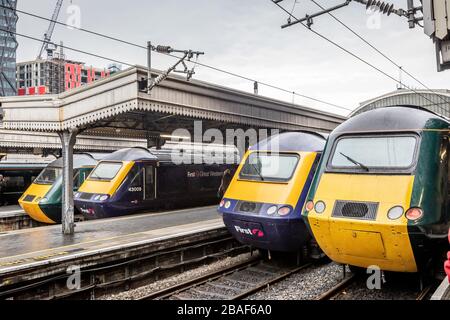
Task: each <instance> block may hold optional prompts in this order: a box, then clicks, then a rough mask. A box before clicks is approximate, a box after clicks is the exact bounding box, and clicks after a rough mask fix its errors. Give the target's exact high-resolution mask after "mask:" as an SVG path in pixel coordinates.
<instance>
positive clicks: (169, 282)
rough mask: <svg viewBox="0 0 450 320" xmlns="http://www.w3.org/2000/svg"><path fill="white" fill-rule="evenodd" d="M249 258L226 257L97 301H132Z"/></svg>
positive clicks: (241, 256) (248, 255)
mask: <svg viewBox="0 0 450 320" xmlns="http://www.w3.org/2000/svg"><path fill="white" fill-rule="evenodd" d="M249 258H250V254H249V253H244V254H241V255H238V256H236V257H227V258H224V259H222V260H219V261H216V262H213V263H211V264H207V265H204V266H201V267H198V268H195V269H192V270H188V271H185V272H183V273H180V274H178V275H176V276H172V277H169V278H166V279H163V280H159V281H155V282H153V283H151V284H149V285H146V286H143V287H139V288H136V289H132V290H129V291H124V292H120V293H117V294H111V295H104V296H102V297H99V298H98V299H99V300H134V299H137V298H140V297H144V296H146V295H148V294H150V293H152V292H156V291H159V290H162V289H166V288H169V287H171V286H174V285H177V284H180V283H181V282H185V281H188V280H191V279H194V278H197V277H199V276H202V275H204V274H206V273H210V272H214V271H218V270H221V269H223V268H225V267H229V266H232V265H234V264H237V263H240V262H243V261H245V260H248V259H249Z"/></svg>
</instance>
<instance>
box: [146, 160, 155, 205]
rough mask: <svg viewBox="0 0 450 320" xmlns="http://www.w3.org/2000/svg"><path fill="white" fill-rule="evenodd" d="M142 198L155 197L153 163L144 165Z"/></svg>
mask: <svg viewBox="0 0 450 320" xmlns="http://www.w3.org/2000/svg"><path fill="white" fill-rule="evenodd" d="M143 169H144V199H145V200H154V199H156V168H155V166H154V165H150V164H146V165H145V166H144V168H143Z"/></svg>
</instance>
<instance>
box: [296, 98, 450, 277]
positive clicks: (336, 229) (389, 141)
mask: <svg viewBox="0 0 450 320" xmlns="http://www.w3.org/2000/svg"><path fill="white" fill-rule="evenodd" d="M449 125H450V122H449V120H448V119H446V118H443V117H442V116H439V115H437V114H435V113H433V112H431V111H429V110H426V109H424V108H420V107H416V106H389V107H385V108H379V109H374V110H370V111H366V112H364V113H361V114H359V115H356V116H354V117H352V118H350V119H348V120H347V121H345V122H344V123H342V124H341V125H339V126H338V127H337V128H336V129H335V130H334V131H333V132H332V133H331V134H330V136H329V138H328V142H327V144H326V146H325V149H324V152H323V156H322V159H321V162H320V164H319V167H318V169H317V172H316V176H315V178H314V180H313V182H312V185H311V188H310V191H309V193H308V196H307V199H306V204H305V208H304V210H303V217H304V219H305V221H306V223H307V226H308V228H309V230H310V232H311V234H312V236H314V238H315V240H316V241H317V243H318V244H319V246H320V248H321V249H322V250H323V251H324V253H325V254H326V255H327V256H328V257H329V258H331V259H332V260H334V261H336V262H338V263H341V264H347V265H349V266H350V268H351V270H352V271H354V272H355V273H362V272H364V273H365V271H366V268H369V267H371V266H376V267H377V268H379V269H381V270H384V271H392V272H409V273H414V272H420V273H422V272H424V271H425V270H430V269H432V263H433V261H435V260H436V259H435V258H439V257H440V256H442V254H443V253H444V252H445V251H447V250H446V249H447V248H448V242H447V233H448V230H449V226H450V210H449V205H450V197H449V195H450V185H449V180H450V174H449V151H450V144H449V128H450V127H449Z"/></svg>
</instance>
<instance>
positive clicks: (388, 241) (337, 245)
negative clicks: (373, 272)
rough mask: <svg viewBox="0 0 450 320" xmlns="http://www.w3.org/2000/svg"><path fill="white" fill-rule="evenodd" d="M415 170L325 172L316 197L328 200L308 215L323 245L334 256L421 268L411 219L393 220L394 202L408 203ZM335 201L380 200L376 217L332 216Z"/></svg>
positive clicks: (384, 266) (356, 262) (385, 266)
mask: <svg viewBox="0 0 450 320" xmlns="http://www.w3.org/2000/svg"><path fill="white" fill-rule="evenodd" d="M413 183H414V176H410V175H364V174H337V173H324V174H323V175H322V177H321V179H320V182H319V185H318V189H317V192H316V194H315V197H314V203H316V202H317V201H319V200H321V201H323V202H325V204H326V209H325V211H324V212H323V213H320V214H319V213H317V212H315V211H314V209H313V210H312V211H310V212H309V213H308V221H309V224H310V227H311V229H312V232H313V234H314V237H315V238H316V240H317V242H318V243H319V245H320V247H321V248H322V250H323V251H324V252H325V253H326V254H327V255H328V256H329V257H330V258H331V259H332V260H334V261H336V262H339V263H343V264H349V265H354V266H358V267H364V268H367V267H369V266H371V265H376V266H378V267H379V268H381V269H382V270H390V271H400V272H417V266H416V262H415V259H414V254H413V250H412V248H411V242H410V239H409V235H408V229H407V224H408V221H407V219H406V217H405V216H404V215H402V217H400V218H399V219H397V220H390V219H389V218H388V217H387V213H388V211H389V209H390V208H392V207H394V206H399V205H400V206H402V207H403V208H404V210H405V211H406V210H407V209H408V208H409V205H410V199H411V193H412V188H413ZM336 201H346V202H347V201H348V202H364V203H369V202H370V203H378V210H377V213H376V218H375V219H374V220H362V219H360V218H355V217H353V218H348V217H343V216H332V213H333V210H334V208H335V205H336Z"/></svg>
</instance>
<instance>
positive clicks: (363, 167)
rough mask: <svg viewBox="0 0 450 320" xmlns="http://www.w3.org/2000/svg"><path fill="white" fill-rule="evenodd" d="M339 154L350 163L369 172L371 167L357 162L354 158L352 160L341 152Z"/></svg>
mask: <svg viewBox="0 0 450 320" xmlns="http://www.w3.org/2000/svg"><path fill="white" fill-rule="evenodd" d="M339 153H340V154H341V155H343V156H344V157H345V158H346V159H347V160H348V161H350V162H352V163H354V164H356V165H357V166H360V167H361V168H362V169H364V170H366V171H367V172H369V167H368V166H366V165H364V164H362V163H361V162H358V161H356V160H355V159H353V158H350V157H349V156H347V155H345V154H343V153H342V152H339Z"/></svg>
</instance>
